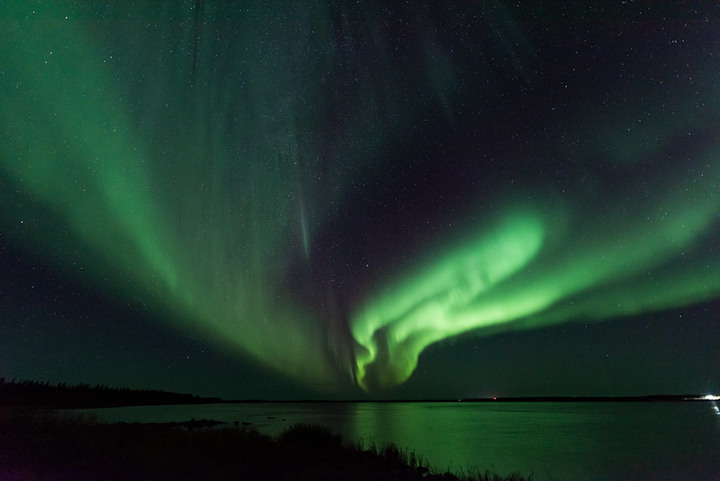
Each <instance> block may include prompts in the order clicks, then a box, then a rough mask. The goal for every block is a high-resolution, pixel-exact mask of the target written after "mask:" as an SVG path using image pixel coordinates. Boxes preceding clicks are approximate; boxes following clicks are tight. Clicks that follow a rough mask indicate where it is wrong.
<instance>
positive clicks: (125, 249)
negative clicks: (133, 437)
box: [0, 0, 720, 396]
mask: <svg viewBox="0 0 720 481" xmlns="http://www.w3.org/2000/svg"><path fill="white" fill-rule="evenodd" d="M8 3H9V4H7V5H5V4H4V5H2V6H0V88H1V90H0V92H1V93H0V126H1V127H2V130H1V132H2V136H3V142H2V143H0V229H1V230H0V234H2V235H1V236H0V247H1V248H2V249H3V251H2V252H3V260H2V265H4V266H5V267H3V270H4V271H5V273H6V274H5V279H3V281H2V283H1V284H0V288H1V289H2V291H0V295H2V296H3V297H4V298H5V300H4V301H3V302H2V304H0V316H2V317H1V318H0V323H1V324H2V325H0V349H1V350H2V351H4V354H0V376H1V375H10V374H11V375H13V376H15V375H17V376H18V377H20V376H35V377H42V376H43V375H47V376H51V375H55V376H57V375H58V374H57V373H55V374H48V372H50V371H48V369H50V368H38V367H36V368H34V369H30V368H28V366H30V365H32V366H42V365H47V364H57V363H60V364H63V363H66V364H67V366H68V368H67V369H66V370H64V371H62V372H63V373H64V375H65V376H70V377H77V378H78V380H79V381H83V379H82V365H83V364H87V363H91V364H92V363H97V366H98V367H97V372H96V373H94V374H93V376H94V377H95V378H96V379H98V382H110V381H106V380H105V379H110V380H111V381H112V382H118V383H123V382H125V383H130V384H133V383H135V384H138V383H143V382H144V383H151V382H156V380H157V378H158V376H159V375H158V374H152V375H150V374H148V377H147V378H143V376H142V374H137V373H136V374H133V376H137V377H133V378H132V379H131V380H130V381H127V380H126V379H127V374H126V375H125V377H123V375H121V374H117V375H113V376H114V377H107V378H104V377H103V375H102V367H103V366H110V365H112V364H114V363H117V362H118V359H130V358H133V357H137V355H138V354H137V353H138V352H139V351H140V350H141V351H142V352H143V354H142V356H141V357H142V359H143V361H142V363H143V366H144V367H143V368H140V367H138V368H137V369H136V370H138V369H140V370H141V369H145V368H146V369H148V372H155V373H157V372H161V371H162V369H166V368H165V367H163V368H162V369H160V368H158V367H157V366H158V365H162V364H163V363H165V362H166V361H164V360H163V359H166V358H168V354H167V352H168V350H172V349H173V347H168V346H167V344H168V343H170V344H172V343H175V342H178V341H177V339H180V338H181V337H182V336H187V338H189V339H191V340H190V341H188V343H189V344H192V343H199V344H202V345H203V346H207V347H208V348H209V349H216V350H217V352H219V353H222V354H218V356H228V357H229V358H231V359H234V361H233V363H239V364H242V365H247V366H253V367H252V368H248V369H250V370H256V371H257V372H263V373H270V374H268V376H270V378H272V379H273V380H275V381H274V382H277V383H282V382H284V381H283V380H286V379H287V382H288V383H290V382H292V383H296V384H297V385H298V386H304V387H306V388H307V389H309V390H310V391H308V392H316V393H319V394H318V395H320V396H326V395H327V396H332V395H338V394H337V393H350V394H348V395H350V396H357V395H360V394H361V393H362V391H361V389H362V390H364V391H368V392H369V393H370V395H378V396H383V395H389V396H392V395H393V394H392V393H393V392H402V391H397V390H398V389H403V385H404V383H406V382H407V383H408V384H410V385H411V387H410V388H408V387H406V388H405V389H411V390H409V391H406V392H407V393H414V392H417V393H422V395H425V396H429V395H433V393H435V392H436V391H434V390H433V389H434V388H433V385H432V384H433V382H432V381H430V379H431V377H429V375H426V374H424V373H423V372H425V371H423V366H424V369H425V370H426V371H427V372H433V373H436V372H439V373H442V372H443V368H442V365H443V362H444V361H441V359H447V363H448V366H447V368H446V369H445V371H444V372H446V375H447V379H456V376H458V374H457V373H458V372H459V371H461V370H463V369H465V368H466V367H467V366H471V367H468V368H467V372H472V373H473V377H474V378H475V379H474V380H473V381H472V382H473V384H474V385H476V386H477V388H476V391H474V392H473V393H472V394H475V395H478V394H481V393H484V392H485V390H486V389H494V388H493V387H492V386H484V382H486V381H484V380H483V372H484V366H483V365H482V363H479V362H478V361H477V360H476V359H475V358H474V357H473V355H471V354H469V352H472V351H473V350H476V349H478V346H485V348H487V347H488V346H489V345H492V343H494V342H500V340H502V342H507V341H508V339H515V340H519V341H517V342H518V343H519V344H524V343H530V344H532V343H545V342H546V340H547V338H553V337H557V336H561V337H562V336H563V335H564V334H561V333H565V332H566V330H569V331H572V330H576V329H578V328H579V326H583V329H586V330H590V332H593V331H592V330H596V331H594V332H597V333H602V332H604V333H605V334H602V335H600V334H598V335H597V339H596V341H595V343H594V344H593V347H592V349H591V351H592V350H595V349H597V350H598V356H599V355H600V354H599V353H600V352H601V351H603V350H604V349H605V350H607V349H613V347H612V346H615V344H614V343H615V342H621V340H616V341H611V339H612V336H611V335H609V334H608V333H607V331H604V329H609V327H607V326H618V327H617V329H616V330H617V332H618V333H619V332H622V331H623V329H625V328H628V329H629V327H628V326H641V325H642V326H645V327H644V328H642V329H645V330H647V331H648V332H649V331H653V332H655V331H654V330H657V329H660V332H662V333H663V335H667V336H668V338H669V339H672V338H673V337H674V338H675V341H676V342H677V345H678V346H686V345H687V346H692V345H693V344H694V343H696V342H695V341H697V343H701V344H702V343H705V344H703V346H706V347H704V348H698V349H697V350H693V349H689V350H687V351H684V350H683V348H682V347H677V349H679V350H678V351H677V352H674V353H673V354H672V355H670V356H671V357H672V359H682V358H687V363H688V364H682V363H678V364H674V362H670V361H667V362H666V363H665V364H663V365H656V364H655V363H656V362H657V360H658V359H667V356H665V355H662V354H658V355H652V356H649V357H648V358H647V359H638V360H637V363H638V366H639V367H637V368H636V372H645V371H653V370H656V369H657V370H666V371H667V373H668V376H670V379H668V381H667V384H666V385H662V383H660V384H647V385H644V384H643V380H641V379H639V380H638V386H639V387H638V388H637V389H638V390H639V391H640V392H641V393H642V392H644V391H645V390H647V389H661V390H666V391H674V390H677V389H689V390H696V391H697V390H710V391H716V390H718V388H720V378H719V377H718V374H719V371H718V369H719V368H720V365H718V362H720V361H718V359H720V358H718V356H720V326H718V322H717V321H718V320H719V319H718V312H719V310H718V309H717V308H718V300H719V299H720V243H719V242H720V241H719V240H718V239H720V190H719V189H720V188H719V185H720V127H718V126H720V77H719V75H720V28H719V27H720V16H719V15H718V14H719V13H720V12H719V11H718V8H717V6H715V7H707V11H696V10H692V9H691V7H689V6H684V7H677V8H676V9H671V8H669V7H654V8H655V10H652V9H651V10H645V9H643V7H637V6H634V5H631V4H632V2H630V4H622V3H621V2H620V3H619V4H618V5H614V6H612V7H607V6H605V7H603V6H602V3H600V2H599V3H598V4H593V3H586V4H582V5H577V6H572V7H570V6H563V5H562V3H547V4H544V5H543V6H537V7H532V6H530V7H528V6H518V4H515V3H511V2H501V1H487V2H475V3H472V4H471V3H467V4H466V3H460V2H457V3H453V2H450V3H442V2H440V3H433V4H431V5H430V6H423V7H421V6H418V5H413V4H403V5H393V6H387V5H386V6H381V5H370V4H365V5H363V4H357V3H355V2H319V1H317V2H316V1H310V2H302V4H295V5H290V6H289V5H287V4H284V3H282V2H254V3H252V4H245V3H244V2H235V3H233V2H214V1H209V0H206V1H177V2H136V3H134V4H133V5H125V4H123V3H119V2H101V1H91V2H83V3H82V4H80V5H78V4H76V3H75V2H64V1H53V2H49V1H36V2H30V1H28V2H8ZM39 267H41V268H42V270H43V273H42V274H37V273H28V272H30V271H35V270H36V269H38V268H39ZM38 279H39V280H40V282H37V281H38ZM33 282H35V283H38V284H41V285H42V286H44V287H42V288H41V290H43V292H41V293H37V291H33V290H34V289H35V287H34V286H33V285H32V284H33ZM58 299H59V301H58ZM86 305H91V306H92V308H90V309H89V310H87V309H86V307H84V306H86ZM118 306H123V307H122V308H119V307H118ZM28 312H32V314H28ZM77 312H83V313H85V315H86V317H87V319H86V320H85V321H83V322H82V323H80V324H77V323H78V322H79V321H73V320H71V319H70V318H72V316H73V314H72V313H77ZM88 312H89V313H90V314H87V313H88ZM119 312H120V313H119ZM130 312H131V313H133V316H135V315H137V316H138V319H133V320H128V319H124V316H126V313H130ZM682 313H684V314H685V319H683V320H682V322H681V323H679V322H678V321H677V320H675V321H672V322H669V321H666V320H665V319H667V317H664V316H672V317H673V318H675V317H676V316H678V315H682ZM59 319H62V320H64V321H63V322H67V326H66V327H65V328H60V329H61V330H63V329H64V330H65V331H64V332H65V334H64V335H63V336H60V338H61V339H64V341H60V340H58V339H52V338H51V337H52V336H50V338H47V337H45V336H43V335H42V334H38V333H47V332H54V329H57V328H58V327H57V325H58V322H59V321H58V320H59ZM74 323H76V324H74ZM115 323H117V324H122V325H123V326H126V327H117V326H116V327H112V328H111V327H109V326H110V325H111V324H115ZM650 324H652V325H653V326H652V327H650V328H648V327H647V326H648V325H650ZM77 325H82V326H83V329H87V331H86V332H84V333H78V332H73V330H74V329H75V327H73V326H77ZM145 326H152V327H151V328H148V327H145ZM603 326H605V327H603ZM663 326H665V327H663ZM146 329H150V330H157V331H153V332H158V333H159V334H153V335H152V336H150V339H151V340H154V341H157V342H155V343H153V342H149V341H147V340H139V341H137V342H138V344H137V345H136V346H135V347H128V348H127V349H129V351H128V353H127V354H123V353H115V354H112V353H108V358H107V359H99V358H97V357H96V358H94V360H93V361H92V362H90V361H88V360H87V359H86V360H84V361H81V360H80V358H82V355H81V356H80V358H77V356H68V355H67V354H63V353H67V352H70V351H72V352H77V351H75V349H78V350H79V351H82V348H79V347H74V348H67V347H65V346H63V345H62V344H63V342H67V343H69V344H71V343H75V342H77V343H78V346H85V347H86V346H92V345H93V343H97V345H101V344H102V343H103V342H108V344H109V345H116V344H117V343H113V341H112V340H109V339H110V338H107V339H105V338H103V335H104V334H103V333H107V332H116V331H117V332H123V334H122V335H121V337H122V339H124V340H123V343H122V344H123V346H125V344H126V343H127V342H128V339H137V338H142V337H143V336H144V335H145V332H146ZM633 329H634V328H633ZM663 329H665V330H663ZM68 332H72V333H71V334H68ZM632 332H633V333H632V334H628V336H629V338H632V339H636V340H637V339H641V338H644V337H645V334H646V333H644V332H643V331H642V330H637V331H635V330H633V331H632ZM174 336H177V337H174ZM508 336H510V337H508ZM512 336H516V337H512ZM518 336H519V337H518ZM534 336H537V338H536V337H534ZM110 337H112V336H110ZM590 337H593V335H592V334H590ZM39 338H44V339H45V340H44V341H38V340H37V339H39ZM29 339H35V340H33V341H29ZM102 339H105V340H102ZM21 341H22V342H21ZM701 341H702V342H701ZM131 342H134V341H131ZM183 342H184V341H183ZM563 342H565V343H570V344H572V342H573V341H572V337H568V338H566V339H565V341H563ZM578 342H580V341H578ZM639 342H640V341H639ZM642 342H646V341H642ZM647 342H651V343H652V342H657V343H658V347H657V349H658V351H659V352H662V351H665V350H668V351H671V350H674V349H676V348H675V347H673V345H672V342H668V343H666V344H664V345H661V344H660V341H659V340H658V339H650V340H648V341H647ZM148 343H149V344H150V345H148ZM30 345H32V346H35V347H34V348H33V349H30V350H29V349H28V346H30ZM499 345H500V344H496V346H499ZM138 346H142V348H140V347H138ZM608 346H610V347H608ZM550 347H552V346H550ZM125 348H126V347H123V349H125ZM647 348H648V347H647V345H645V344H643V345H642V346H638V349H637V352H642V351H643V349H647ZM68 349H70V351H68ZM93 349H97V347H95V348H93ZM558 349H560V344H559V345H558ZM100 350H102V348H100ZM29 351H32V352H29ZM690 351H693V352H690ZM130 353H134V354H132V355H131V354H130ZM504 355H507V357H508V359H507V361H506V362H507V364H508V365H514V363H517V362H519V361H518V359H517V353H515V354H513V349H510V350H508V351H507V352H506V353H505V354H504ZM528 355H531V354H528ZM43 356H46V357H43ZM567 356H568V357H567V358H566V359H565V362H567V361H568V360H569V359H570V354H568V355H567ZM592 357H593V355H592V354H588V357H587V358H583V359H584V361H583V362H594V361H589V359H591V358H592ZM554 359H555V358H554ZM526 362H529V363H537V365H539V366H545V364H544V360H543V357H542V355H538V357H537V358H528V359H527V360H526ZM677 362H680V361H677ZM423 363H425V364H424V365H423ZM667 363H670V364H672V366H671V367H670V368H668V365H667ZM209 365H210V364H207V365H205V366H204V367H203V365H198V366H195V367H194V368H192V369H190V370H189V371H188V372H193V373H194V374H193V375H195V376H202V375H203V374H201V373H202V372H203V369H208V366H209ZM229 365H230V364H229ZM232 365H233V366H235V365H236V364H232ZM153 366H155V367H153ZM213 366H216V364H213ZM594 366H595V367H593V365H588V366H587V370H588V373H589V374H588V376H589V377H593V375H592V373H596V374H597V373H598V372H602V369H600V368H598V367H597V365H594ZM698 366H708V367H704V368H701V369H698ZM622 368H623V367H622V366H621V365H620V364H618V365H616V366H615V367H614V368H613V369H611V370H610V372H608V373H607V377H608V379H603V380H601V381H600V382H599V384H601V385H602V386H603V388H602V389H604V391H603V390H593V389H590V393H605V394H607V393H612V394H615V393H618V390H620V389H626V388H625V387H623V388H621V387H618V386H627V383H625V384H622V383H621V384H618V385H617V386H613V383H612V381H611V380H610V379H611V378H612V377H613V376H615V375H617V373H616V370H618V369H622ZM43 369H45V370H43ZM108 369H110V368H108ZM170 369H172V368H170ZM178 369H179V368H178ZM183 369H186V368H183ZM232 369H233V368H230V367H228V372H224V373H223V374H222V376H220V378H219V379H218V381H217V382H218V385H219V383H221V382H225V383H232V382H237V383H238V384H239V385H242V384H243V383H247V382H250V381H248V378H251V377H257V376H258V374H256V373H255V372H256V371H252V372H253V373H255V374H253V375H252V376H251V375H250V374H242V372H239V373H235V375H236V376H237V379H236V378H234V377H233V375H234V374H233V373H232V372H231V371H232ZM544 369H545V370H547V369H550V368H549V367H546V368H544ZM555 369H558V370H562V369H563V368H562V367H556V368H555ZM628 369H631V370H632V368H628ZM110 370H112V371H113V372H116V370H117V368H116V367H113V368H112V369H110ZM416 370H417V375H416V376H415V375H414V374H415V373H416ZM511 370H512V369H511ZM240 371H242V369H241V370H240ZM421 371H423V372H421ZM516 371H517V370H516ZM53 372H55V371H53ZM558 373H559V371H556V372H555V373H554V374H552V375H551V376H550V377H555V376H559V374H558ZM673 373H674V374H673ZM680 373H684V374H683V375H681V374H680ZM435 375H436V374H433V376H435ZM439 375H440V376H442V375H443V374H439ZM488 375H489V377H492V374H491V373H488ZM534 376H536V375H534ZM673 376H674V377H673ZM682 376H685V378H686V379H689V381H688V382H687V383H686V384H682V382H681V378H682ZM596 377H597V376H595V378H596ZM521 378H522V376H519V377H518V379H516V381H514V382H516V384H514V386H516V387H515V388H513V389H514V392H515V393H516V394H522V395H525V394H537V393H542V394H550V393H548V392H544V391H543V392H541V391H538V390H537V389H536V388H535V387H532V386H536V385H537V380H536V379H533V380H532V381H531V382H530V381H528V383H527V384H526V387H523V383H522V380H521ZM413 379H415V385H412V381H413ZM578 379H580V378H578ZM578 379H576V381H574V382H575V384H576V385H579V384H582V383H581V381H579V380H578ZM59 380H64V379H59ZM464 382H466V383H467V382H468V381H467V380H466V381H464ZM586 382H590V381H587V380H586ZM418 383H422V385H420V384H418ZM548 383H549V384H548V385H551V386H554V387H553V388H554V389H556V390H562V389H563V386H562V383H560V384H557V383H554V382H553V383H551V382H550V381H548ZM293 385H295V384H293ZM188 386H189V387H190V388H192V387H193V384H192V382H190V383H189V384H188ZM413 386H414V387H413ZM151 387H154V386H151ZM171 387H172V386H171ZM358 387H359V388H358ZM176 389H179V388H176ZM214 389H220V388H217V387H216V388H214ZM268 389H270V388H268ZM277 389H280V392H282V389H281V388H277ZM293 389H295V388H293ZM412 389H415V391H413V390H412ZM438 389H439V388H438ZM466 389H467V384H463V387H462V388H459V391H458V394H457V395H464V396H465V395H470V394H467V393H465V390H466ZM508 389H509V388H508ZM573 389H574V390H575V391H573ZM582 389H585V388H580V387H568V388H567V390H568V392H571V393H583V394H586V393H587V392H586V391H582ZM394 390H395V391H394ZM461 391H462V392H461ZM223 392H232V393H233V395H235V396H242V395H243V391H242V389H241V388H238V389H237V391H231V390H226V391H223ZM257 392H258V393H259V394H257V395H259V396H262V395H263V392H264V391H263V388H262V387H260V388H258V391H257ZM268 392H270V391H268ZM272 392H277V391H272ZM437 392H441V393H442V395H446V393H447V392H450V391H448V390H442V391H437ZM636 393H637V392H633V393H629V394H636ZM211 394H214V393H211ZM557 394H567V392H558V393H557ZM292 395H293V394H287V396H292ZM452 395H456V394H454V393H453V394H452ZM280 396H282V394H280Z"/></svg>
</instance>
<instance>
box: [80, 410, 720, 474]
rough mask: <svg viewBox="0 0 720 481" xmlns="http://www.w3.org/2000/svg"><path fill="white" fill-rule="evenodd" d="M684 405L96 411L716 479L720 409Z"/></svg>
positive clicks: (548, 469)
mask: <svg viewBox="0 0 720 481" xmlns="http://www.w3.org/2000/svg"><path fill="white" fill-rule="evenodd" d="M715 408H716V405H714V404H713V403H711V402H684V403H503V402H493V403H469V402H468V403H457V402H456V403H450V402H448V403H265V404H263V403H242V404H209V405H208V404H206V405H189V406H186V405H182V406H139V407H124V408H107V409H94V410H88V411H84V412H91V413H93V414H95V415H96V416H97V417H98V418H99V419H100V420H103V421H108V422H115V421H126V422H170V421H187V420H189V419H193V418H194V419H215V420H218V421H225V422H228V423H230V425H231V426H232V425H233V423H234V422H236V421H238V422H246V423H252V426H254V427H255V428H256V429H258V430H259V431H261V432H264V433H267V434H271V435H276V434H279V433H280V432H282V430H283V429H285V428H286V427H287V426H289V425H292V424H295V423H299V422H311V423H316V424H321V425H324V426H327V427H328V428H330V429H332V430H333V431H335V432H337V433H340V434H342V436H343V439H345V440H346V441H352V440H358V439H362V440H364V442H365V444H366V445H367V444H368V443H369V442H370V441H373V442H375V443H376V444H377V445H378V446H381V445H382V444H383V443H385V442H394V443H396V444H398V445H400V446H402V447H406V448H408V449H410V450H415V452H416V454H418V455H422V456H423V457H424V459H426V460H427V461H429V463H430V464H431V466H433V467H436V468H446V467H454V468H461V469H465V468H466V467H472V468H474V469H481V470H484V469H485V468H489V469H491V470H493V471H496V472H499V473H501V474H509V473H512V472H515V471H517V472H520V474H523V475H528V474H530V473H533V474H534V477H535V479H537V480H550V479H553V480H556V481H564V480H578V481H585V480H649V479H657V480H698V481H699V480H713V481H718V480H720V415H718V414H717V412H716V409H715Z"/></svg>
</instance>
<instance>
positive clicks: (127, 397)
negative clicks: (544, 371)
mask: <svg viewBox="0 0 720 481" xmlns="http://www.w3.org/2000/svg"><path fill="white" fill-rule="evenodd" d="M718 399H720V398H718V397H717V396H703V395H700V394H652V395H643V396H509V397H491V398H461V399H341V400H335V399H221V398H217V397H200V396H196V395H192V394H182V393H174V392H167V391H159V390H142V389H134V390H132V389H128V388H111V387H107V386H90V385H88V384H78V385H67V384H65V383H60V384H57V385H50V384H48V383H44V382H37V381H15V380H13V381H11V382H7V381H5V380H4V379H3V378H0V406H18V407H20V406H27V407H44V408H48V409H93V408H109V407H124V406H155V405H190V404H252V403H255V404H260V403H268V404H273V403H274V404H279V403H328V404H331V403H336V404H342V403H430V402H436V403H453V402H455V403H456V402H461V403H517V402H536V403H548V402H555V403H558V402H567V403H593V402H594V403H598V402H604V403H609V402H688V401H689V402H696V401H712V400H718Z"/></svg>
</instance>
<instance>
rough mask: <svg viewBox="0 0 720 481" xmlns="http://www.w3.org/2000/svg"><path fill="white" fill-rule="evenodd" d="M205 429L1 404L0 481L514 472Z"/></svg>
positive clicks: (292, 437) (324, 439)
mask: <svg viewBox="0 0 720 481" xmlns="http://www.w3.org/2000/svg"><path fill="white" fill-rule="evenodd" d="M212 424H213V423H212V422H206V421H202V420H201V421H195V420H193V421H192V422H188V423H170V424H126V423H115V424H104V423H98V422H96V421H95V420H94V419H92V418H88V417H79V416H78V417H70V416H65V415H64V416H57V415H55V414H52V413H50V412H48V411H40V410H22V409H8V408H7V407H5V408H3V407H0V479H3V480H24V479H34V480H48V481H49V480H52V481H57V480H79V481H84V480H96V479H103V480H109V481H113V480H139V481H143V480H148V481H150V480H173V481H185V480H188V481H189V480H320V481H322V480H335V479H338V480H348V481H360V480H380V481H382V480H408V481H410V480H421V479H430V480H446V481H455V480H468V481H469V480H483V481H488V480H492V481H505V480H507V481H522V480H523V479H524V478H522V477H521V476H519V475H511V476H509V477H502V476H498V475H495V474H490V473H483V474H478V473H475V474H470V473H465V474H457V473H456V474H452V473H446V472H442V473H441V472H434V471H433V470H432V469H431V468H430V467H429V466H428V465H427V464H426V463H424V462H423V460H422V458H421V457H418V456H416V454H415V453H414V452H408V451H407V450H406V449H402V448H400V447H398V446H396V445H394V444H386V445H384V446H382V447H380V448H377V446H375V444H374V443H370V445H369V446H367V447H366V446H364V445H363V443H362V442H355V443H352V444H344V443H343V442H342V439H341V437H340V436H339V435H337V434H335V433H333V432H331V431H330V430H328V429H326V428H324V427H322V426H317V425H312V424H298V425H294V426H291V427H289V428H288V429H287V430H285V431H284V432H283V433H282V434H280V435H279V436H277V437H270V436H266V435H263V434H260V433H258V432H257V431H255V430H253V429H246V428H240V427H235V428H233V427H221V428H217V427H216V428H210V427H207V426H212Z"/></svg>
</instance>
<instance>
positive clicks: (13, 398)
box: [0, 377, 220, 409]
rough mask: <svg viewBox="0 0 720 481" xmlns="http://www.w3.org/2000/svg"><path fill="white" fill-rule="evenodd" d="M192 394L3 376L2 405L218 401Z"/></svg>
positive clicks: (73, 406)
mask: <svg viewBox="0 0 720 481" xmlns="http://www.w3.org/2000/svg"><path fill="white" fill-rule="evenodd" d="M218 401H220V398H208V397H200V396H195V395H193V394H182V393H175V392H167V391H159V390H144V389H130V388H113V387H109V386H105V385H101V384H97V385H95V386H92V385H90V384H86V383H82V384H72V385H71V384H67V383H64V382H61V383H58V384H54V385H53V384H50V383H49V382H48V381H28V380H22V381H18V380H17V379H13V380H12V381H6V379H5V378H4V377H0V406H38V407H49V408H77V409H81V408H93V407H111V406H144V405H152V404H202V403H211V402H218Z"/></svg>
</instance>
